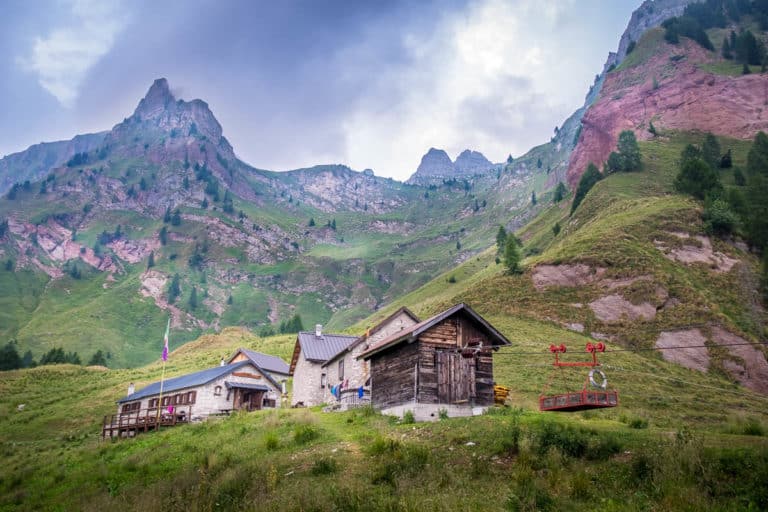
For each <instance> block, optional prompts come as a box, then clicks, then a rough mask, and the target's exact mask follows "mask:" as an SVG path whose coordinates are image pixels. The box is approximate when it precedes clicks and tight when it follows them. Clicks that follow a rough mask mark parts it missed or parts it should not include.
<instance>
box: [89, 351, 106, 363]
mask: <svg viewBox="0 0 768 512" xmlns="http://www.w3.org/2000/svg"><path fill="white" fill-rule="evenodd" d="M88 366H107V359H106V358H105V357H104V353H103V352H102V351H101V350H97V351H96V353H95V354H93V356H91V359H90V360H89V361H88Z"/></svg>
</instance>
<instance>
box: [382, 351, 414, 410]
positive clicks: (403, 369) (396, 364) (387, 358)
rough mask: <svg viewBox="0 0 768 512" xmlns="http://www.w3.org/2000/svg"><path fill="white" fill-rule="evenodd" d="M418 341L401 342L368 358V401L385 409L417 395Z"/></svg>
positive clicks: (412, 398) (408, 400)
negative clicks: (369, 375) (369, 361)
mask: <svg viewBox="0 0 768 512" xmlns="http://www.w3.org/2000/svg"><path fill="white" fill-rule="evenodd" d="M418 363H419V346H418V343H401V344H400V345H397V346H395V347H394V348H393V349H391V350H388V351H385V352H382V353H380V354H377V355H376V357H374V358H372V359H371V403H372V404H373V406H374V407H378V408H386V407H391V406H394V405H399V404H403V403H406V402H413V401H414V399H415V397H416V396H415V395H416V382H415V381H416V368H417V365H418Z"/></svg>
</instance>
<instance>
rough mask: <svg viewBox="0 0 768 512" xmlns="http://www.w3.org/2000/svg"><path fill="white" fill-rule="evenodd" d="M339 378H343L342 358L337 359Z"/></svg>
mask: <svg viewBox="0 0 768 512" xmlns="http://www.w3.org/2000/svg"><path fill="white" fill-rule="evenodd" d="M339 380H344V360H343V359H341V360H340V361H339Z"/></svg>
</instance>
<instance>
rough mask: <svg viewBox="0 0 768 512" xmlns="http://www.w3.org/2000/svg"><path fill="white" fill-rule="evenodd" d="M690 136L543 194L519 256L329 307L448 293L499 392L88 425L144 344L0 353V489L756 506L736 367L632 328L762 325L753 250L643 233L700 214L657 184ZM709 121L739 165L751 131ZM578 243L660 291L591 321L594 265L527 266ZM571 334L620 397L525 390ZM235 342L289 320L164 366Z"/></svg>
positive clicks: (194, 498) (751, 333)
mask: <svg viewBox="0 0 768 512" xmlns="http://www.w3.org/2000/svg"><path fill="white" fill-rule="evenodd" d="M701 137H702V136H701V135H700V134H695V133H666V134H663V135H662V136H661V137H660V138H658V139H656V140H653V141H649V142H644V143H641V150H642V154H643V159H644V168H643V170H642V172H638V173H630V174H615V175H611V176H609V177H607V178H606V179H604V180H602V181H600V182H599V183H598V184H597V185H596V186H595V187H594V188H593V190H592V191H591V192H590V193H589V194H588V195H587V197H586V198H585V200H584V201H583V202H582V205H581V206H580V207H579V208H578V209H577V210H576V212H575V213H574V215H573V216H572V217H569V215H568V213H569V207H568V205H563V204H548V205H543V206H542V209H541V210H540V213H539V215H538V217H537V218H535V219H534V220H533V221H532V222H531V223H529V224H528V225H527V226H526V227H525V228H523V229H521V230H520V231H519V233H518V234H519V235H520V236H521V237H522V239H523V240H524V242H525V243H524V251H525V253H526V254H527V255H528V256H527V258H526V259H525V260H524V264H525V266H526V269H527V270H526V271H525V273H523V274H521V275H514V276H510V275H506V274H505V273H504V271H503V268H502V265H500V264H497V263H496V262H495V257H496V254H495V251H494V250H493V249H489V250H486V251H484V252H482V253H479V254H477V255H475V256H473V257H472V258H470V259H467V260H466V261H464V262H463V263H462V264H461V265H459V266H457V267H456V268H454V269H452V270H450V271H448V272H446V273H444V274H442V275H440V276H438V277H437V278H436V279H434V280H433V281H431V282H429V283H427V284H426V285H424V286H422V287H420V288H418V289H417V290H415V291H413V292H411V293H409V294H407V295H405V296H403V297H402V298H400V299H399V300H397V301H395V302H393V303H392V304H391V305H390V306H388V307H387V308H384V309H382V310H380V311H378V312H377V313H376V315H374V316H372V317H370V318H368V319H366V320H364V321H361V322H359V323H358V324H356V325H354V326H352V327H350V328H348V329H347V332H352V333H359V332H362V331H363V330H364V328H365V327H366V326H368V325H372V324H373V323H375V322H376V321H377V320H379V319H380V318H382V317H383V316H385V315H387V314H389V313H390V312H391V311H392V310H393V309H395V308H397V307H399V306H401V305H406V306H408V307H409V308H411V309H413V310H414V311H415V312H416V313H417V314H419V315H421V316H426V315H429V314H431V313H434V312H437V311H439V310H441V309H443V308H445V307H447V306H449V305H452V304H454V303H456V302H459V301H465V302H467V303H469V304H470V305H472V307H473V308H474V309H476V310H477V311H478V312H480V313H481V314H482V315H483V316H485V317H486V318H487V319H488V320H490V321H491V323H493V325H494V326H496V327H497V328H499V330H500V331H501V332H502V333H503V334H504V335H505V336H507V337H508V338H509V339H510V340H511V341H512V345H511V346H510V347H507V348H504V349H502V350H500V351H499V353H497V354H496V356H495V357H494V364H495V378H496V380H497V382H499V383H500V384H503V385H506V386H509V387H510V388H511V390H512V392H511V398H510V400H509V406H508V407H507V408H503V409H498V410H495V411H492V412H493V413H492V414H488V415H485V416H483V417H480V418H471V419H449V420H442V421H439V422H437V423H434V424H428V425H421V424H420V425H410V424H401V423H398V422H396V421H394V420H391V419H388V418H385V417H381V416H379V415H377V414H375V413H374V412H372V411H370V410H360V411H355V412H348V413H339V414H326V413H321V412H319V411H318V410H315V409H312V410H279V411H263V412H257V413H251V414H241V415H235V416H232V417H229V418H225V419H222V420H220V421H211V422H208V423H205V424H201V425H189V426H182V427H177V428H174V429H168V430H165V431H161V432H159V433H151V434H145V435H141V436H139V437H138V438H137V439H134V440H129V441H119V442H101V441H99V439H98V434H99V431H100V422H101V418H102V417H103V415H105V414H110V413H113V412H114V409H115V405H114V401H115V400H116V399H118V398H120V397H121V396H123V394H124V392H125V389H126V386H127V383H128V382H129V381H132V382H135V383H136V384H137V387H141V386H143V385H146V384H148V383H150V382H153V381H155V380H157V379H158V378H159V375H160V370H161V368H160V366H159V364H157V363H155V364H152V365H149V366H145V367H142V368H137V369H133V370H104V369H99V368H82V367H74V366H57V367H50V366H49V367H42V368H36V369H31V370H22V371H13V372H7V373H5V374H4V375H3V379H2V380H0V449H1V450H2V453H3V456H4V460H5V464H4V465H3V468H2V469H0V510H33V509H34V510H39V509H44V510H57V509H62V510H70V509H78V510H103V509H106V508H110V507H112V508H119V509H123V510H140V509H141V510H181V509H184V510H190V509H191V510H218V509H221V510H254V509H265V508H269V509H274V510H426V509H429V510H457V509H459V510H462V509H469V510H478V509H482V510H595V509H601V510H649V509H656V510H701V509H705V508H712V509H715V510H762V509H765V508H766V507H768V494H767V493H766V490H765V486H764V482H765V481H766V479H768V437H766V435H768V413H766V411H768V407H767V406H768V397H766V396H765V395H763V394H758V393H755V392H753V391H750V390H749V389H747V388H745V387H743V386H740V385H738V384H737V383H735V381H734V378H733V377H732V376H731V374H729V373H728V372H727V371H726V366H724V364H723V362H724V361H725V360H728V359H729V358H731V357H732V356H731V354H729V352H728V351H727V349H724V348H723V347H716V346H714V345H713V344H712V343H711V342H708V344H709V345H710V347H709V349H708V350H709V352H708V354H709V357H710V360H711V364H710V370H709V371H708V372H701V371H697V370H692V369H687V368H684V367H682V366H680V365H677V364H674V363H672V362H668V361H666V360H664V359H663V358H662V357H661V355H660V354H659V352H658V351H653V350H648V349H650V348H652V347H653V345H654V342H655V340H656V338H657V337H658V335H659V333H661V332H674V331H677V330H681V329H686V328H690V327H691V326H692V325H695V326H698V327H699V328H701V329H702V330H703V331H704V332H705V333H707V335H708V336H709V334H708V333H710V330H711V329H712V328H714V327H723V328H726V329H728V330H729V331H731V332H734V333H738V334H739V335H741V336H743V337H744V339H746V340H749V341H758V340H761V339H762V336H763V326H764V325H765V319H764V312H763V311H762V309H760V308H757V309H755V308H753V307H752V299H751V298H750V297H751V296H752V295H751V294H752V293H753V292H754V276H755V273H756V266H757V262H756V261H755V259H754V257H752V256H751V255H749V254H748V253H746V252H744V251H743V250H742V249H740V248H739V247H738V246H737V245H735V244H732V243H730V242H725V241H719V240H713V241H712V244H713V246H714V247H715V248H716V249H717V250H718V251H722V252H723V253H724V254H727V255H728V256H729V257H732V258H734V259H738V260H739V261H740V263H739V264H737V265H734V267H733V268H732V269H731V270H729V271H728V272H717V271H716V269H715V268H713V267H712V266H711V265H702V264H683V263H681V262H679V261H673V260H672V259H669V258H668V257H665V255H664V252H663V251H662V247H661V246H660V245H659V243H658V242H659V241H660V240H663V241H665V243H667V244H673V243H675V240H677V239H678V238H677V237H676V236H675V235H670V234H669V233H675V232H681V231H685V232H686V233H688V234H690V235H701V234H703V233H704V231H703V225H702V223H701V220H700V205H699V204H697V203H696V202H695V201H692V200H689V199H687V198H685V197H683V196H679V195H676V194H674V193H672V189H671V183H672V180H673V177H674V174H675V168H676V165H675V160H676V158H677V155H679V153H680V150H681V149H682V148H683V147H684V145H685V144H687V143H689V142H696V143H698V142H700V139H701ZM720 142H721V145H722V146H723V147H724V148H727V147H730V148H732V150H733V156H734V160H735V164H736V165H743V162H744V158H745V155H746V151H747V149H748V144H746V143H743V142H740V141H734V140H726V139H721V140H720ZM723 172H724V173H725V174H724V176H723V181H724V182H725V183H726V184H728V183H732V181H731V177H729V175H728V173H730V172H731V171H723ZM556 222H559V223H560V225H561V226H562V230H561V231H560V233H559V234H558V235H556V236H555V235H554V233H553V232H552V229H551V228H552V226H553V225H554V224H555V223H556ZM576 263H579V264H583V265H587V266H589V267H590V268H605V269H606V270H605V273H604V274H602V276H603V277H602V278H601V279H603V280H605V279H610V280H612V281H611V283H614V284H615V283H620V284H619V285H616V286H614V287H613V288H611V289H610V290H609V291H610V292H616V293H618V294H620V295H622V296H623V297H624V298H626V299H627V300H629V301H631V302H633V303H638V304H640V303H643V302H646V301H652V300H654V297H657V288H658V287H663V288H664V289H665V290H668V298H674V299H675V300H674V301H672V303H671V304H672V305H671V306H669V305H668V306H667V307H662V308H661V309H659V310H658V312H657V314H656V316H654V317H653V318H650V319H634V320H629V319H628V318H626V317H625V318H620V319H618V320H617V321H604V320H601V319H600V318H598V317H597V316H596V314H595V313H594V311H593V310H592V309H591V308H590V307H589V306H588V305H589V304H590V303H592V302H594V301H595V300H598V299H600V298H601V297H603V296H604V295H605V294H606V293H608V291H607V289H606V287H605V286H606V285H605V284H604V281H603V282H602V284H601V282H600V281H593V282H588V283H583V284H581V285H579V286H549V287H544V288H537V286H536V284H535V282H534V276H535V275H536V271H537V270H536V269H537V267H539V266H541V265H552V266H559V265H566V264H569V265H573V264H576ZM451 277H453V279H450V278H451ZM637 277H643V279H642V280H639V281H633V280H632V279H635V278H637ZM627 283H629V284H627ZM665 302H668V300H667V299H665ZM574 323H579V324H581V325H582V327H583V331H584V332H581V333H580V332H576V331H574V330H572V324H574ZM569 326H570V327H571V328H569ZM590 334H591V335H592V336H594V335H596V334H599V335H601V336H608V337H610V340H609V341H608V352H607V353H605V354H603V355H601V361H602V362H603V363H604V365H605V366H604V368H605V372H606V373H607V375H608V378H609V385H610V387H615V388H616V389H618V390H619V393H620V402H621V403H620V406H619V407H617V408H615V409H608V410H601V411H587V412H582V413H570V414H565V413H562V414H558V413H539V412H538V411H537V399H538V396H539V394H540V393H541V392H542V390H545V389H547V390H549V391H553V392H554V391H559V390H565V389H579V388H580V387H581V385H582V383H583V381H584V378H585V373H584V372H583V371H580V370H575V369H574V370H567V369H566V370H562V371H557V372H555V371H553V368H552V366H551V363H552V360H551V354H549V353H548V351H547V347H548V346H549V344H550V343H561V342H562V343H566V344H567V345H568V347H569V349H570V350H569V353H568V354H566V356H567V357H568V358H569V359H572V360H576V359H581V358H583V357H584V353H583V352H582V347H583V345H584V344H585V343H586V342H587V341H591V340H593V339H594V338H592V337H591V336H590ZM240 346H245V347H250V348H253V349H255V350H262V351H265V352H269V353H274V354H277V355H280V356H281V357H283V358H285V359H288V358H289V355H290V353H291V351H292V347H293V338H292V337H291V336H280V337H272V338H260V337H256V336H254V335H253V334H251V333H249V332H248V331H246V330H242V329H225V330H224V332H223V333H222V334H220V335H216V336H212V335H209V336H203V337H201V338H200V339H198V340H197V341H194V342H191V343H188V344H186V345H184V346H183V347H181V348H179V349H177V350H175V351H174V352H173V353H172V354H171V359H170V364H169V365H168V368H167V375H168V376H173V375H178V374H181V373H185V372H189V371H193V370H198V369H201V368H205V367H209V366H214V365H216V364H217V361H218V360H219V358H220V357H222V356H226V355H228V354H230V353H232V352H233V351H234V350H235V349H236V348H237V347H240ZM19 404H24V408H23V410H21V411H20V410H18V405H19Z"/></svg>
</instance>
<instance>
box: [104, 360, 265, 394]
mask: <svg viewBox="0 0 768 512" xmlns="http://www.w3.org/2000/svg"><path fill="white" fill-rule="evenodd" d="M251 364H252V363H251V362H250V361H240V362H239V363H234V364H227V365H224V366H216V367H214V368H208V369H207V370H202V371H199V372H195V373H189V374H187V375H182V376H180V377H174V378H172V379H168V380H166V381H164V382H163V393H172V392H174V391H178V390H179V389H184V388H191V387H195V386H202V385H203V384H207V383H209V382H211V381H212V380H216V379H218V378H219V377H222V376H224V375H227V374H229V373H231V372H233V371H235V370H237V369H239V368H242V367H243V366H248V365H251ZM159 393H160V382H153V383H152V384H150V385H149V386H147V387H145V388H142V389H140V390H139V391H137V392H135V393H133V394H131V395H128V396H126V397H125V398H121V399H120V400H118V401H117V403H119V404H120V403H123V402H132V401H134V400H139V399H142V398H146V397H148V396H153V395H157V394H159Z"/></svg>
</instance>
